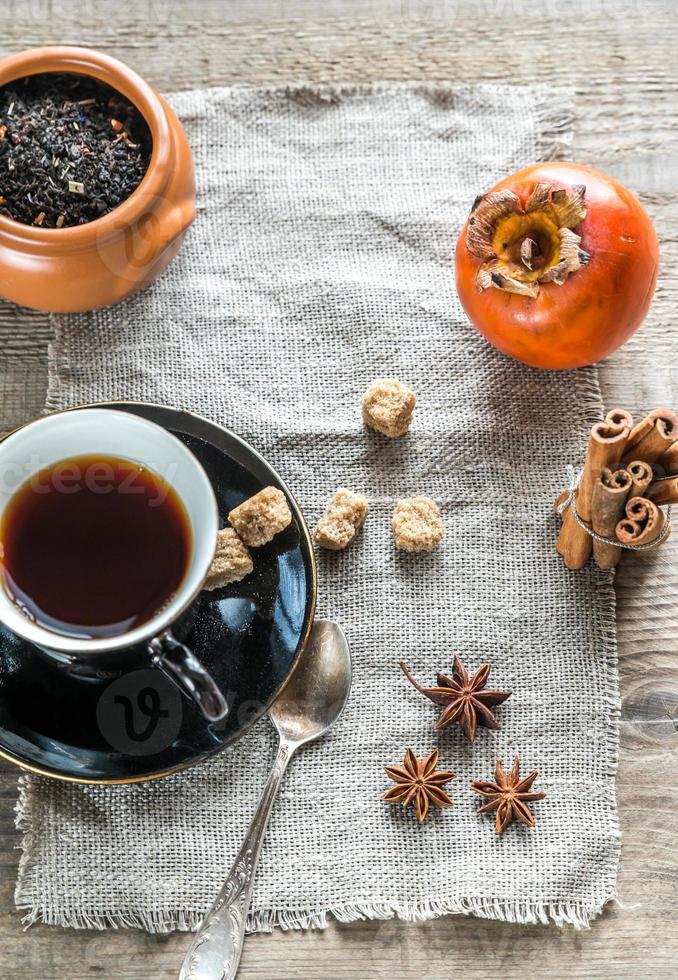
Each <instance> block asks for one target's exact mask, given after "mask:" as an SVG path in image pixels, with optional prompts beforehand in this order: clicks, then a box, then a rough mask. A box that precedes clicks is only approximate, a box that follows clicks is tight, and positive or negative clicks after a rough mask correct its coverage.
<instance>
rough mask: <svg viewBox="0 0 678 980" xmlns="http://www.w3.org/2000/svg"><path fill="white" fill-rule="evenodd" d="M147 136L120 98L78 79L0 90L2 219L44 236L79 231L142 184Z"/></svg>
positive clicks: (41, 78) (51, 77)
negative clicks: (51, 232)
mask: <svg viewBox="0 0 678 980" xmlns="http://www.w3.org/2000/svg"><path fill="white" fill-rule="evenodd" d="M150 156H151V134H150V130H149V128H148V125H147V123H146V121H145V120H144V118H143V117H142V116H141V114H140V113H139V112H138V110H137V109H136V108H135V107H134V106H133V105H132V104H131V103H130V102H128V101H127V99H125V98H124V97H123V96H122V95H120V94H119V93H118V92H116V91H115V90H114V89H112V88H110V87H109V86H108V85H104V84H103V83H101V82H98V81H96V80H95V79H92V78H88V77H87V76H83V75H67V74H57V73H51V74H44V75H31V76H30V77H28V78H24V79H20V80H19V81H14V82H10V83H9V84H7V85H5V86H3V87H2V88H0V214H3V215H6V216H7V217H9V218H13V219H14V220H15V221H20V222H22V223H23V224H28V225H36V226H38V227H43V228H68V227H71V226H73V225H83V224H87V223H88V222H90V221H94V220H95V219H96V218H101V217H102V216H103V215H105V214H108V212H109V211H112V210H113V209H114V208H116V207H117V206H118V205H119V204H122V202H123V201H125V200H126V199H127V198H128V197H129V196H130V194H132V193H133V191H135V190H136V188H137V187H138V186H139V184H140V183H141V181H142V179H143V177H144V174H145V173H146V170H147V169H148V163H149V160H150Z"/></svg>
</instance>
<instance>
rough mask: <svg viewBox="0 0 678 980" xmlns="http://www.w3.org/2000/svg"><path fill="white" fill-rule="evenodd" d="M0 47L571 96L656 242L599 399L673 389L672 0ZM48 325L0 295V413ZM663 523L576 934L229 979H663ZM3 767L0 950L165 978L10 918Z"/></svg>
mask: <svg viewBox="0 0 678 980" xmlns="http://www.w3.org/2000/svg"><path fill="white" fill-rule="evenodd" d="M3 12H4V13H3V29H4V31H3V38H2V42H1V47H2V51H3V52H10V51H15V50H20V49H22V48H25V47H28V46H31V45H38V44H44V43H64V42H73V41H77V42H79V43H85V44H92V45H94V46H96V47H99V48H104V49H108V50H110V51H111V53H114V54H116V55H117V56H118V57H121V58H122V59H123V60H126V61H128V62H129V63H130V64H132V65H133V66H134V67H136V68H137V69H138V70H140V71H141V72H142V73H143V74H144V75H145V76H146V77H147V78H149V80H151V81H153V82H154V83H155V84H156V85H158V86H159V87H160V88H162V89H163V90H165V91H168V90H171V89H180V88H188V87H192V86H194V85H209V84H232V83H260V82H270V83H281V82H286V81H290V80H309V81H314V82H316V81H330V80H332V81H335V80H341V81H346V80H348V81H350V80H355V81H360V80H365V79H384V78H397V79H419V78H429V79H453V80H457V81H460V82H465V81H500V82H515V83H517V84H530V83H535V82H538V83H542V84H550V85H552V86H553V87H554V88H556V89H570V90H572V91H573V93H574V100H575V105H576V125H575V131H574V140H573V144H572V150H571V155H572V157H573V158H576V159H578V160H580V161H582V162H585V163H591V164H595V165H598V166H601V167H602V168H603V169H606V170H608V171H609V172H611V173H612V174H613V175H615V176H617V177H618V178H619V179H620V180H622V181H624V182H625V183H627V184H628V185H629V186H631V187H633V188H635V189H636V190H637V192H638V193H639V195H640V197H641V199H642V200H643V202H644V203H645V205H646V207H647V208H648V210H649V211H650V213H651V214H652V216H653V218H654V220H655V222H656V224H657V227H658V230H659V232H660V235H661V239H662V249H663V262H662V274H661V278H660V282H659V287H658V291H657V298H656V301H655V304H654V306H653V309H652V311H651V313H650V316H649V318H648V321H647V323H646V325H645V326H644V327H643V329H642V330H641V331H640V332H639V333H638V334H637V335H636V337H634V338H633V339H632V340H631V341H630V342H629V343H628V344H627V345H626V346H625V347H624V348H623V349H622V350H621V351H619V352H618V353H617V354H615V355H613V356H612V357H610V358H608V359H607V361H605V362H604V363H603V364H602V365H601V383H602V385H603V389H604V394H605V398H606V401H607V402H608V404H610V405H612V404H621V405H624V406H627V407H628V408H630V409H632V410H633V411H635V412H636V413H641V412H642V411H643V410H644V409H645V408H647V407H648V406H653V405H655V404H658V403H663V402H667V403H669V404H674V405H675V393H676V391H678V385H677V384H676V382H677V380H678V379H677V377H676V371H677V368H676V364H678V359H677V354H678V329H677V326H678V325H677V323H676V318H677V315H678V314H677V313H676V311H677V310H678V277H676V276H675V275H674V274H673V273H672V271H671V270H672V269H675V268H676V260H677V259H678V201H677V200H676V196H675V174H676V173H677V172H678V139H677V136H676V134H678V77H677V75H676V72H675V64H676V37H677V36H678V30H677V28H678V5H676V4H674V3H672V2H671V0H665V2H662V0H644V2H643V3H640V2H638V0H617V2H612V0H586V2H584V0H571V2H570V3H569V4H567V5H566V6H565V7H563V6H562V5H560V4H558V5H556V4H542V5H540V6H538V8H535V6H534V5H533V4H531V3H530V4H528V3H526V2H523V0H513V2H511V3H506V4H504V3H487V2H471V0H457V2H454V0H431V2H415V0H372V2H365V3H363V2H360V0H325V2H324V3H323V4H322V6H320V5H318V4H317V3H315V2H312V0H254V2H249V3H247V2H242V0H234V2H230V3H228V4H225V3H223V0H202V2H201V3H200V4H196V3H195V0H173V2H163V0H152V2H150V3H146V4H143V5H142V4H139V3H138V2H134V0H118V2H116V4H115V5H111V4H110V2H108V0H86V2H71V0H30V2H28V3H27V2H26V0H5V2H4V3H3ZM49 335H50V330H49V324H48V322H47V318H45V317H41V316H40V315H30V314H27V313H25V312H24V311H21V312H18V311H16V310H13V309H12V308H11V307H8V306H6V305H5V306H4V307H3V306H0V396H1V398H2V401H1V402H0V404H1V405H2V411H1V412H0V426H1V427H2V428H8V427H10V426H11V425H14V424H16V422H18V421H21V420H22V419H24V418H28V417H31V416H33V415H35V414H36V413H38V412H39V411H40V409H41V407H42V401H43V397H44V388H45V381H46V367H45V357H46V348H47V343H48V340H49ZM676 569H678V537H676V539H675V540H672V541H670V542H669V543H668V544H667V546H666V547H665V548H664V549H663V550H662V552H661V553H660V554H658V555H656V556H653V557H652V558H649V557H647V556H630V557H627V558H625V561H624V564H623V566H622V569H621V570H620V572H619V574H618V577H617V596H618V623H619V655H620V671H621V684H622V697H623V713H622V725H621V739H622V751H621V760H620V774H619V784H618V793H619V803H620V813H621V822H622V829H623V843H622V868H621V874H620V895H621V897H622V899H623V901H624V902H625V903H626V904H627V905H630V906H634V905H635V904H638V906H639V907H638V908H633V909H632V910H628V911H621V910H619V909H611V910H610V911H609V912H608V913H607V914H606V915H605V916H604V917H603V918H602V919H601V920H600V921H599V922H598V923H597V924H596V925H595V926H594V928H593V929H592V930H591V931H590V932H589V933H587V934H580V933H575V932H573V931H572V930H565V931H562V932H561V931H557V930H555V929H550V930H548V931H547V930H544V929H543V928H541V927H528V928H526V927H520V928H519V927H515V926H510V925H506V924H502V923H496V922H484V921H480V920H477V919H470V918H469V919H465V918H459V917H454V918H447V919H443V920H439V921H436V922H432V923H427V924H424V925H407V924H403V923H399V922H387V923H373V922H369V923H357V924H354V925H352V926H350V927H340V926H333V927H331V928H330V929H329V930H327V932H325V933H322V934H320V933H315V934H313V933H305V934H285V933H281V932H278V933H276V934H274V935H271V936H255V937H251V938H250V939H249V940H248V943H247V947H246V952H245V958H244V962H243V967H242V974H241V975H242V976H243V977H245V978H247V977H251V978H258V980H264V978H265V980H295V978H301V977H304V978H308V980H316V978H323V980H364V978H365V977H371V978H376V980H385V978H387V977H388V978H391V977H397V978H402V980H415V978H417V980H422V978H425V980H448V978H449V977H450V976H452V975H457V974H459V975H464V976H466V977H468V978H470V980H486V978H487V977H488V976H497V977H501V978H505V980H513V978H516V980H517V978H523V977H524V976H525V975H526V973H528V972H529V973H532V974H534V975H536V976H545V977H546V976H547V977H549V978H554V980H561V978H562V980H566V978H567V980H571V978H573V977H576V978H582V980H586V978H594V977H595V978H597V980H598V978H600V980H607V978H609V980H612V978H614V980H617V978H618V977H619V976H622V975H626V976H629V977H632V978H633V980H645V978H648V980H649V978H650V977H652V978H669V977H673V976H675V975H676V967H675V954H674V952H673V948H674V946H675V940H674V931H675V925H674V923H675V917H676V914H677V913H678V864H677V859H676V854H678V820H677V819H676V818H677V816H678V813H677V810H678V800H677V796H676V792H675V790H673V789H672V788H671V787H675V786H676V785H677V783H678V656H677V655H676V647H677V641H678V611H677V610H676V602H675V596H676V594H677V592H678V572H677V571H676ZM15 793H16V777H15V774H14V773H13V772H11V771H10V770H9V769H8V767H6V766H0V949H1V950H2V963H3V973H4V975H6V976H20V977H21V978H22V980H62V978H63V977H65V976H67V977H68V978H69V980H85V978H91V977H96V976H103V977H106V978H109V977H110V978H114V977H115V978H121V980H133V978H134V980H136V978H141V977H144V978H147V977H153V978H158V980H164V978H167V980H169V978H174V977H176V974H177V970H178V965H179V963H180V961H181V958H182V954H183V950H184V949H185V944H186V937H184V936H181V935H175V936H171V937H153V936H148V935H145V934H142V933H138V932H134V931H120V932H116V933H105V934H96V933H75V932H66V931H62V930H56V929H48V928H46V927H34V928H33V929H31V930H30V932H29V933H28V934H24V933H23V932H22V931H21V927H20V922H19V917H18V915H17V914H16V913H15V912H14V910H13V904H12V891H13V882H14V877H15V870H16V865H17V861H18V856H19V855H18V852H17V851H16V849H15V844H16V840H17V837H16V833H15V831H14V828H13V813H12V808H13V804H14V799H15Z"/></svg>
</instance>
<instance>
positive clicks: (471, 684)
mask: <svg viewBox="0 0 678 980" xmlns="http://www.w3.org/2000/svg"><path fill="white" fill-rule="evenodd" d="M400 666H401V668H402V671H403V673H404V674H405V677H407V679H408V681H410V683H411V684H413V685H414V687H416V689H417V690H418V691H420V692H421V694H424V695H426V697H427V698H430V700H431V701H433V703H434V704H439V705H441V706H442V707H443V708H444V709H445V710H444V711H443V713H442V714H441V715H440V717H439V718H438V720H437V722H436V723H435V725H434V728H435V729H437V730H439V729H441V728H448V727H449V726H450V725H451V724H452V723H453V722H455V721H457V722H459V725H460V727H461V730H462V732H463V733H464V735H465V736H466V738H467V739H468V740H469V742H473V741H475V737H476V729H477V727H478V725H482V726H483V727H484V728H492V729H494V730H495V731H499V729H500V728H501V725H500V724H499V722H498V721H497V719H496V718H495V717H494V715H493V714H492V712H491V710H490V708H491V707H494V705H497V704H502V703H503V702H504V701H506V699H507V698H510V697H511V694H512V693H513V692H512V691H492V690H489V689H488V690H486V689H485V685H486V684H487V679H488V677H489V676H490V671H491V670H492V664H483V666H482V667H480V668H479V669H478V670H477V671H476V672H475V674H474V675H473V677H472V678H471V679H470V680H469V676H468V673H467V671H466V668H465V667H464V665H463V663H462V662H461V660H460V659H459V657H457V656H455V658H454V667H453V670H452V677H448V675H447V674H442V673H441V674H438V678H437V680H438V686H437V687H422V686H421V684H419V683H418V682H417V681H416V680H415V679H414V677H413V676H412V674H411V673H410V672H409V670H408V669H407V667H406V666H405V664H404V663H403V662H402V661H401V662H400Z"/></svg>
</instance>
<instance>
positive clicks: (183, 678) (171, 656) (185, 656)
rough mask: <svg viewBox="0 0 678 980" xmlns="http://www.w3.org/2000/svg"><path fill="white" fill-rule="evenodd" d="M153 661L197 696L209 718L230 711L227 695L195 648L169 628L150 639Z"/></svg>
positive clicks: (149, 645) (164, 672) (176, 682)
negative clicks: (187, 644)
mask: <svg viewBox="0 0 678 980" xmlns="http://www.w3.org/2000/svg"><path fill="white" fill-rule="evenodd" d="M148 649H149V652H150V654H151V656H152V657H153V664H154V665H155V666H156V667H158V668H160V670H161V671H162V672H163V674H165V675H166V676H167V677H169V679H170V680H171V681H173V683H174V684H176V685H177V687H179V688H181V689H182V690H183V691H185V692H186V694H188V695H189V697H191V698H193V700H194V701H195V703H196V704H197V705H198V707H199V708H200V710H201V711H202V713H203V715H204V716H205V718H207V720H208V721H209V722H213V721H221V719H222V718H225V717H226V715H227V714H228V704H227V703H226V699H225V697H224V696H223V694H222V693H221V691H220V690H219V688H218V687H217V685H216V684H215V682H214V681H213V680H212V678H211V677H210V675H209V674H208V673H207V671H206V670H205V668H204V667H203V666H202V664H201V663H200V662H199V661H198V659H197V657H196V656H195V654H194V653H193V651H192V650H189V648H188V647H187V646H184V644H183V643H179V641H178V640H177V639H176V638H175V637H174V636H173V635H172V633H171V631H170V630H165V632H164V633H161V634H160V636H154V637H153V639H152V640H149V641H148Z"/></svg>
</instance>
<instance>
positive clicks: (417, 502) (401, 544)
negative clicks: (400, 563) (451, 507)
mask: <svg viewBox="0 0 678 980" xmlns="http://www.w3.org/2000/svg"><path fill="white" fill-rule="evenodd" d="M391 523H392V527H393V535H394V537H395V546H396V548H400V549H401V550H402V551H433V549H434V548H435V547H436V545H438V544H439V543H440V542H441V541H442V539H443V536H444V534H445V525H444V524H443V519H442V517H441V516H440V510H439V508H438V505H437V504H436V503H434V501H433V500H431V499H430V498H429V497H407V498H406V499H405V500H399V501H398V503H397V504H396V506H395V510H394V511H393V520H392V522H391Z"/></svg>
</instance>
